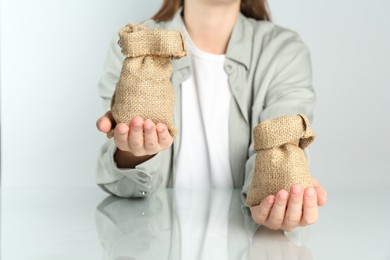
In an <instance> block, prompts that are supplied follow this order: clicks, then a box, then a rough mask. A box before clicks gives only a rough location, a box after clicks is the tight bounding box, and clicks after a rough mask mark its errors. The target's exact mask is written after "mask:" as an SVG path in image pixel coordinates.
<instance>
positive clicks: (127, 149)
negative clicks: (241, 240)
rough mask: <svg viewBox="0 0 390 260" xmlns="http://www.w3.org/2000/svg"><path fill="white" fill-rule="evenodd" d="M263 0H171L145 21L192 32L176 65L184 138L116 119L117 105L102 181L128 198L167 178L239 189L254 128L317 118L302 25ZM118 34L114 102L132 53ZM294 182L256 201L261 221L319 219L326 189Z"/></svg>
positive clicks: (107, 83)
mask: <svg viewBox="0 0 390 260" xmlns="http://www.w3.org/2000/svg"><path fill="white" fill-rule="evenodd" d="M269 17H270V16H269V14H268V12H267V9H266V3H265V1H264V0H241V1H240V0H184V1H183V0H165V1H164V3H163V6H162V8H161V9H160V11H159V12H158V13H157V14H156V15H155V16H154V17H153V18H152V19H151V20H149V21H146V22H144V25H145V26H148V27H152V28H164V29H176V30H180V31H182V32H183V33H184V34H185V35H186V40H187V46H188V50H189V55H188V56H187V57H184V58H182V59H180V60H178V61H175V62H174V63H173V68H174V70H173V75H172V78H171V81H172V85H173V87H174V90H175V95H176V103H175V108H174V119H175V125H176V126H177V127H178V128H179V131H180V134H179V135H178V136H177V137H175V140H173V139H172V137H171V136H170V135H169V133H168V130H167V127H166V126H165V125H163V124H156V125H155V124H154V123H153V122H152V121H151V120H149V119H142V118H140V117H136V118H134V119H133V120H132V121H131V123H130V124H129V125H126V124H117V125H116V124H115V122H114V121H113V119H112V116H111V114H110V112H107V113H106V114H105V115H104V116H103V117H101V118H100V119H98V121H97V127H98V129H99V130H100V131H101V132H103V133H107V132H108V131H110V130H111V128H115V129H114V138H113V140H108V141H107V142H106V144H105V145H104V146H103V149H102V152H101V154H100V158H99V167H98V173H97V182H98V184H99V185H100V186H101V187H102V188H103V189H104V190H106V191H107V192H110V193H112V194H115V195H117V196H121V197H142V196H146V195H147V194H148V193H150V192H153V191H154V190H155V189H156V188H157V187H158V186H159V185H164V186H166V187H175V188H240V189H242V192H243V194H246V192H247V189H248V185H249V183H250V180H251V178H252V175H253V168H254V159H255V153H254V151H253V149H252V147H253V144H252V137H251V135H252V130H253V128H254V127H255V126H256V125H257V124H258V123H260V122H262V121H264V120H267V119H269V118H273V117H276V116H279V115H284V114H305V115H307V116H308V117H309V119H310V120H311V119H312V112H313V107H314V103H315V94H314V91H313V88H312V82H311V64H310V55H309V52H308V50H307V48H306V46H305V45H304V43H303V42H302V41H301V39H300V37H299V36H298V35H297V34H296V33H295V32H293V31H290V30H287V29H285V28H282V27H280V26H276V25H274V24H272V23H271V22H270V21H269V19H270V18H269ZM117 41H118V38H115V39H114V40H113V44H112V48H111V49H110V51H109V54H108V58H107V62H106V65H105V70H104V73H103V77H102V79H101V81H100V85H99V91H100V95H101V96H102V97H103V100H104V101H105V103H106V105H107V107H108V104H109V100H110V98H111V96H112V93H113V91H114V88H115V84H116V82H117V81H118V79H119V73H120V69H121V66H122V61H123V59H124V58H123V57H122V55H121V53H120V49H119V47H118V46H117V44H116V42H117ZM314 184H315V188H307V189H303V188H302V187H300V186H299V185H293V186H292V187H291V190H290V191H287V190H281V191H279V192H278V193H277V195H276V196H273V195H270V196H268V197H267V198H265V199H264V200H263V201H262V202H261V203H260V205H257V206H254V207H251V209H250V210H251V213H252V217H253V219H254V221H255V222H256V223H258V224H262V225H265V226H267V227H269V228H271V229H281V230H292V229H294V228H295V227H297V226H303V225H308V224H312V223H314V222H316V221H317V219H318V208H317V207H318V206H322V205H324V204H325V200H326V192H325V190H324V189H323V188H322V187H321V186H320V184H319V183H318V182H317V181H316V180H314Z"/></svg>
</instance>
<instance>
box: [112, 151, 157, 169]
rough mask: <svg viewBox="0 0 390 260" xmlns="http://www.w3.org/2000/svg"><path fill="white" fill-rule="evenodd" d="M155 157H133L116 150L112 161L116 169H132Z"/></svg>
mask: <svg viewBox="0 0 390 260" xmlns="http://www.w3.org/2000/svg"><path fill="white" fill-rule="evenodd" d="M153 156H155V155H145V156H135V155H133V154H132V153H131V152H126V151H122V150H120V149H118V148H117V149H116V151H115V154H114V161H115V163H116V165H117V167H118V168H121V169H123V168H127V169H134V168H135V167H136V166H137V165H139V164H141V163H143V162H146V161H147V160H149V159H151V158H152V157H153Z"/></svg>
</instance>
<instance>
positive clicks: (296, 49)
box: [242, 35, 316, 194]
mask: <svg viewBox="0 0 390 260" xmlns="http://www.w3.org/2000/svg"><path fill="white" fill-rule="evenodd" d="M281 46H282V47H281V48H280V49H279V50H278V55H277V56H275V58H274V63H273V64H274V66H273V69H272V70H270V71H272V75H271V76H270V80H269V82H267V86H266V87H267V91H266V93H265V97H264V101H263V102H259V103H260V104H262V106H261V107H258V108H254V109H253V112H254V114H253V117H254V118H253V120H252V124H253V125H252V127H255V126H256V124H258V123H261V122H263V121H265V120H268V119H271V118H274V117H278V116H281V115H293V114H304V115H306V116H307V117H308V118H309V120H310V122H311V121H312V119H313V110H314V105H315V100H316V96H315V92H314V89H313V86H312V68H311V58H310V53H309V51H308V48H307V47H306V45H305V44H304V43H303V42H302V41H301V40H300V38H299V36H297V35H296V37H294V39H293V40H290V41H289V42H288V43H284V44H281ZM255 98H256V97H255ZM255 103H256V100H255ZM251 137H252V138H251V140H252V142H251V144H250V147H249V151H248V153H249V159H248V160H247V163H246V168H245V183H244V186H243V190H242V192H243V193H244V194H247V191H248V188H249V185H250V182H251V180H252V177H253V173H254V165H255V158H256V153H255V151H254V149H253V132H252V133H251ZM305 154H306V156H308V151H307V149H306V150H305Z"/></svg>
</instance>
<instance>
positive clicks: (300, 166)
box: [246, 115, 315, 207]
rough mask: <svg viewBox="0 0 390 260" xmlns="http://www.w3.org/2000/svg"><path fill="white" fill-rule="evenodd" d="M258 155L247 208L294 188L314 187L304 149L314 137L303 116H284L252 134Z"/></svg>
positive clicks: (263, 125)
mask: <svg viewBox="0 0 390 260" xmlns="http://www.w3.org/2000/svg"><path fill="white" fill-rule="evenodd" d="M253 136H254V149H255V151H256V162H255V170H254V171H255V172H254V175H253V179H252V181H251V184H250V187H249V190H248V196H247V198H246V204H247V206H249V207H252V206H255V205H258V204H260V202H261V201H262V200H263V199H264V198H265V197H267V196H268V195H271V194H274V195H275V194H276V193H277V192H278V191H279V190H281V189H285V190H287V191H290V187H291V185H292V184H300V185H302V186H303V187H305V188H306V187H310V186H312V181H311V177H310V173H309V167H308V165H307V161H306V156H305V154H304V151H303V149H305V148H306V147H307V146H309V144H310V143H311V142H312V141H313V140H314V138H315V133H314V132H313V131H312V129H311V127H310V123H309V120H308V118H307V117H306V116H304V115H285V116H281V117H277V118H274V119H270V120H267V121H265V122H263V123H261V124H259V125H258V126H256V127H255V129H254V130H253Z"/></svg>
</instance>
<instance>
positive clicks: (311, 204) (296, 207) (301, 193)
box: [250, 179, 327, 231]
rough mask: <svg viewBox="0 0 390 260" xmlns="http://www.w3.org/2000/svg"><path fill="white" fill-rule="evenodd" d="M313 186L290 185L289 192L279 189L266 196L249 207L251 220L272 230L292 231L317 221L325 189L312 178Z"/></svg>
mask: <svg viewBox="0 0 390 260" xmlns="http://www.w3.org/2000/svg"><path fill="white" fill-rule="evenodd" d="M313 185H314V187H313V188H311V187H310V188H306V189H302V187H301V186H300V185H296V184H294V185H292V186H291V189H290V193H288V192H287V191H286V190H280V191H279V192H278V193H277V194H276V196H273V195H270V196H268V197H266V198H265V199H264V200H263V201H262V202H261V203H260V205H257V206H253V207H251V208H250V210H251V213H252V218H253V220H254V221H255V222H256V223H257V224H260V225H264V226H266V227H268V228H270V229H274V230H284V231H292V230H293V229H294V228H296V227H299V226H306V225H310V224H313V223H315V222H317V220H318V206H323V205H325V203H326V196H327V194H326V191H325V190H324V189H323V188H322V187H321V185H320V184H319V182H318V181H317V180H315V179H313Z"/></svg>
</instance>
